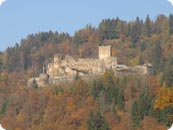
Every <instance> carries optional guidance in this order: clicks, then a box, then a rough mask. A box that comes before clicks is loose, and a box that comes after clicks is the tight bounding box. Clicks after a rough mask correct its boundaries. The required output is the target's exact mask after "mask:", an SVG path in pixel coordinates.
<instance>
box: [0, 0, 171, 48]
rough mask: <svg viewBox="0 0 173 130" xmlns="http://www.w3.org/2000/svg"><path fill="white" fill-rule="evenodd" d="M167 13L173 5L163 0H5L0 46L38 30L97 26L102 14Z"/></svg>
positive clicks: (0, 20) (124, 16)
mask: <svg viewBox="0 0 173 130" xmlns="http://www.w3.org/2000/svg"><path fill="white" fill-rule="evenodd" d="M170 13H173V7H172V6H171V4H170V3H168V1H167V0H85V1H84V0H72V1H70V0H6V2H4V3H3V4H2V5H1V6H0V50H5V49H6V48H7V47H8V46H13V45H15V43H20V40H21V39H22V38H26V37H27V35H28V34H32V33H37V32H41V31H49V30H52V31H58V32H68V33H70V34H71V35H73V33H74V32H75V31H76V30H78V29H80V28H83V27H85V25H86V24H91V25H93V26H98V24H99V22H100V21H101V20H102V19H105V18H116V17H119V18H120V19H122V20H127V21H130V20H134V19H136V17H137V16H139V17H140V18H142V19H145V17H146V16H147V14H149V15H150V17H151V18H152V19H153V20H154V19H155V18H156V17H157V16H158V15H159V14H165V15H167V16H169V14H170Z"/></svg>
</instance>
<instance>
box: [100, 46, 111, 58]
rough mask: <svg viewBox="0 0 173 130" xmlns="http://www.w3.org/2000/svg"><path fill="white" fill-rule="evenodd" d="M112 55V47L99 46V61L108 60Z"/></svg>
mask: <svg viewBox="0 0 173 130" xmlns="http://www.w3.org/2000/svg"><path fill="white" fill-rule="evenodd" d="M111 56H112V55H111V46H99V59H100V60H103V59H107V58H110V57H111Z"/></svg>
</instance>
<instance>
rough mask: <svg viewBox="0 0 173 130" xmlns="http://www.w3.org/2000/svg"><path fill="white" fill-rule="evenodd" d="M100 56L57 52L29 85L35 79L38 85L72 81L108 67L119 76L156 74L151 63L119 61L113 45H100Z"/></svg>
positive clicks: (98, 72) (99, 72) (100, 72)
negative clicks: (84, 56)
mask: <svg viewBox="0 0 173 130" xmlns="http://www.w3.org/2000/svg"><path fill="white" fill-rule="evenodd" d="M98 49H99V53H98V58H79V59H75V58H73V57H71V56H69V55H62V54H55V55H54V58H53V61H52V62H51V63H49V64H48V65H47V72H46V74H40V76H39V77H35V78H32V79H30V80H29V81H28V84H29V85H28V86H31V85H30V84H31V83H32V82H33V81H35V80H36V81H37V83H38V87H43V86H45V84H46V83H49V84H57V83H59V82H62V81H65V82H66V81H72V80H74V79H75V78H76V77H78V76H80V77H87V76H89V77H91V76H93V75H99V74H102V73H104V72H105V71H106V70H107V69H112V70H113V71H114V72H115V74H116V75H117V76H119V75H124V74H134V73H135V74H136V73H138V74H143V75H151V74H154V69H153V66H152V65H151V64H149V63H148V64H144V65H137V66H134V67H129V66H127V65H121V64H118V63H117V57H112V55H111V46H99V47H98Z"/></svg>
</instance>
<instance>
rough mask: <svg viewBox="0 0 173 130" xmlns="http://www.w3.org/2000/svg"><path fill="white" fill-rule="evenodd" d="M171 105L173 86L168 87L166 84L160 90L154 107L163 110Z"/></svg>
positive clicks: (172, 104)
mask: <svg viewBox="0 0 173 130" xmlns="http://www.w3.org/2000/svg"><path fill="white" fill-rule="evenodd" d="M169 106H173V87H170V88H167V87H165V85H164V86H163V87H162V88H161V89H160V91H159V92H158V95H157V99H156V101H155V104H154V109H155V110H157V109H159V110H162V109H164V108H166V107H169Z"/></svg>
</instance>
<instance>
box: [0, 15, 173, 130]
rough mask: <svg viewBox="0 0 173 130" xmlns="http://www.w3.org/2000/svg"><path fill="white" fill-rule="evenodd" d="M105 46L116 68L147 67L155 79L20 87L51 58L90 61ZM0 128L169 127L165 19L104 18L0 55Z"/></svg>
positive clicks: (172, 105) (169, 45)
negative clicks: (115, 60) (62, 56)
mask: <svg viewBox="0 0 173 130" xmlns="http://www.w3.org/2000/svg"><path fill="white" fill-rule="evenodd" d="M99 45H111V46H112V55H113V56H116V57H117V58H118V63H122V64H127V65H129V66H134V65H137V64H144V63H152V64H153V66H154V68H155V75H152V76H142V75H127V76H122V77H115V76H114V74H113V72H112V71H111V70H107V71H106V72H105V73H104V74H103V75H101V76H99V77H97V79H94V80H92V79H91V81H89V82H86V81H83V80H81V79H79V80H76V81H74V82H72V83H71V84H68V83H67V84H62V85H58V86H56V85H54V86H47V87H45V88H27V87H26V82H27V80H28V79H29V78H31V77H34V76H38V75H39V74H40V73H41V72H42V67H43V64H47V63H49V62H50V61H51V60H52V59H51V58H52V57H53V55H54V54H55V53H61V54H68V55H71V56H73V57H76V58H79V57H81V58H86V57H95V58H96V57H97V54H98V46H99ZM0 123H1V124H2V125H3V126H4V127H5V128H6V129H7V130H48V129H49V130H55V129H58V130H68V129H70V130H125V129H128V130H130V129H132V130H143V129H147V130H150V129H151V130H166V129H167V127H168V126H169V125H170V124H171V123H173V15H172V14H171V15H170V16H169V17H166V16H164V15H159V16H158V17H157V18H156V19H155V20H151V19H150V17H149V16H147V17H146V19H145V20H141V19H140V18H138V17H137V18H136V19H135V20H134V21H123V20H121V19H119V18H116V19H104V20H102V21H101V22H100V24H99V26H98V27H92V25H86V27H85V28H83V29H80V30H78V31H76V32H75V34H74V36H70V35H69V34H68V33H58V32H52V31H49V32H40V33H37V34H31V35H28V36H27V38H26V39H22V40H21V42H20V43H16V45H15V46H14V47H9V48H7V50H6V51H4V52H1V53H0Z"/></svg>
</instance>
